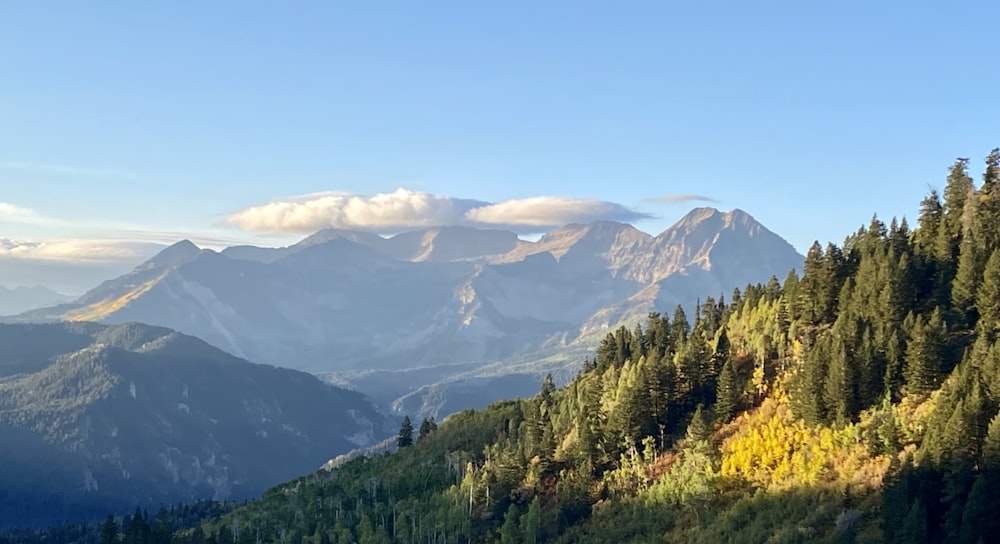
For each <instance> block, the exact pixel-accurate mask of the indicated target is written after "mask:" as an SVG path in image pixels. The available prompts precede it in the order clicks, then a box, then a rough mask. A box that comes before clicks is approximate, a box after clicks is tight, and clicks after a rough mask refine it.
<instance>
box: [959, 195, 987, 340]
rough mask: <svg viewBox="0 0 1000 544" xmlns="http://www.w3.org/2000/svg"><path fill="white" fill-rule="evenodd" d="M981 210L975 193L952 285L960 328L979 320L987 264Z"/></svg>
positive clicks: (968, 203)
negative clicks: (981, 236) (978, 301)
mask: <svg viewBox="0 0 1000 544" xmlns="http://www.w3.org/2000/svg"><path fill="white" fill-rule="evenodd" d="M978 213H979V198H978V197H977V196H976V194H975V192H972V193H971V194H970V195H969V197H968V198H967V199H966V201H965V212H964V214H963V216H962V223H963V225H962V241H961V242H960V244H959V250H958V252H959V255H958V270H957V272H956V275H955V281H954V282H953V283H952V286H951V301H952V306H953V312H954V316H955V322H956V323H957V324H958V325H959V326H960V327H971V326H972V325H973V324H974V323H975V322H976V289H977V287H978V286H979V283H980V281H981V279H982V275H983V265H984V263H985V260H984V259H983V258H982V257H981V251H980V248H979V246H978V244H977V243H976V238H977V232H976V231H977V228H976V225H977V222H978V217H977V215H978Z"/></svg>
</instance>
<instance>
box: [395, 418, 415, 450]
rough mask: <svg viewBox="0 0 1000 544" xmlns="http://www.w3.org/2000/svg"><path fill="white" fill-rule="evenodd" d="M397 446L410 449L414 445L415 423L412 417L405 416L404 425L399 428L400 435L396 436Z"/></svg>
mask: <svg viewBox="0 0 1000 544" xmlns="http://www.w3.org/2000/svg"><path fill="white" fill-rule="evenodd" d="M396 445H397V446H399V447H400V448H408V447H410V446H412V445H413V423H411V422H410V416H403V423H402V424H400V426H399V434H398V435H397V436H396Z"/></svg>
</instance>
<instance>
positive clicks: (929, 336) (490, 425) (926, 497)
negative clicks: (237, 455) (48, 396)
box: [126, 150, 1000, 544]
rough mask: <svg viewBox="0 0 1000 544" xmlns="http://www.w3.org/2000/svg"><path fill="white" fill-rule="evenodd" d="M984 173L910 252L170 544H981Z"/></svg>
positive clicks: (900, 250) (843, 254)
mask: <svg viewBox="0 0 1000 544" xmlns="http://www.w3.org/2000/svg"><path fill="white" fill-rule="evenodd" d="M986 162H987V167H986V170H985V173H984V176H983V180H982V182H981V183H979V184H976V183H975V182H974V180H973V179H972V178H971V177H970V176H969V174H968V171H967V167H968V164H967V163H968V161H967V160H965V159H961V160H958V161H957V162H956V163H955V164H954V165H953V166H952V167H951V169H950V171H949V174H948V178H947V181H946V185H945V187H944V190H943V192H942V194H940V195H939V194H938V193H937V192H933V191H932V192H931V193H930V194H929V195H927V196H926V198H924V200H923V202H922V204H921V213H920V217H919V225H918V226H917V227H916V228H914V229H911V228H910V226H909V225H907V223H906V221H905V220H901V221H896V220H892V221H890V222H889V224H885V223H883V222H882V221H879V220H878V219H873V220H872V221H871V223H870V224H869V225H868V226H866V227H863V228H861V229H860V230H859V231H858V232H857V233H855V234H853V235H851V236H849V237H847V239H846V240H845V241H844V242H843V244H842V245H839V246H837V245H834V244H829V245H827V246H826V247H823V246H821V245H819V244H816V245H814V246H813V247H812V248H811V250H810V251H809V254H808V256H807V259H806V262H805V266H804V270H803V274H802V276H801V277H799V276H798V275H796V274H795V273H794V272H792V273H790V274H789V275H788V277H787V278H785V279H784V281H779V280H778V279H777V278H774V279H772V280H771V281H770V282H768V283H767V284H765V285H751V286H748V287H747V288H745V289H743V290H739V291H736V292H734V293H731V294H727V296H721V295H719V294H716V295H715V296H713V297H705V298H704V299H702V301H701V302H700V303H699V305H698V307H697V308H696V309H695V311H694V312H693V313H692V314H691V315H686V314H685V311H684V309H682V308H677V309H676V310H675V311H674V312H673V313H671V314H669V315H666V314H651V315H649V319H648V321H647V322H646V324H645V325H644V326H642V327H638V328H636V329H634V330H627V329H618V330H617V331H614V332H613V333H612V334H609V335H608V336H607V338H606V339H605V340H604V342H603V343H602V345H601V346H600V348H599V349H598V350H597V352H596V354H595V355H594V357H592V358H590V359H588V360H587V361H586V363H585V365H584V367H583V369H582V370H581V372H580V374H579V376H578V377H577V378H576V379H574V380H573V381H572V382H571V383H569V384H568V385H567V386H566V387H564V388H562V389H558V390H557V389H556V388H554V387H553V386H552V383H551V382H550V381H546V382H545V383H544V384H542V387H541V390H540V392H539V393H538V395H536V396H535V397H534V398H531V399H524V400H512V401H507V402H501V403H497V404H495V405H493V406H491V407H490V408H488V409H486V410H483V411H479V412H472V411H466V412H462V413H459V414H457V415H455V416H453V417H451V418H449V419H448V420H447V421H445V422H444V423H443V424H442V425H441V426H440V428H435V427H434V426H433V425H431V424H430V423H429V422H428V423H427V424H426V425H420V426H418V427H419V429H418V430H414V431H411V430H410V428H409V427H404V428H403V429H401V432H400V438H399V442H400V446H401V447H400V449H399V451H398V452H397V453H394V454H387V455H384V456H378V457H374V458H360V459H356V460H353V461H350V462H347V463H346V464H344V465H342V466H340V467H338V468H336V469H334V470H331V471H321V472H318V473H315V474H311V475H309V476H306V477H303V478H300V479H298V480H296V481H293V482H290V483H288V484H286V485H283V486H280V487H277V488H274V489H272V490H270V491H269V492H267V493H266V494H265V495H264V497H263V498H262V499H260V500H259V501H256V502H253V503H251V504H249V505H247V506H245V507H242V508H239V509H236V510H235V511H233V512H231V513H229V514H227V515H225V516H221V517H217V518H212V519H208V520H206V521H205V523H204V524H203V525H202V526H201V527H198V528H196V529H193V530H182V531H178V532H177V533H175V534H174V536H173V540H174V541H175V542H179V543H191V544H202V543H206V542H208V543H214V544H223V543H226V544H228V543H229V542H241V543H257V542H281V543H291V544H300V543H303V542H309V543H315V544H327V543H339V542H361V543H389V542H399V543H411V542H412V543H418V542H420V543H452V542H454V543H457V542H501V543H504V544H510V543H527V544H536V543H541V542H579V543H587V542H594V543H598V542H664V541H666V542H705V543H716V542H748V543H749V542H754V543H756V542H858V543H861V542H900V543H902V542H906V543H920V542H963V543H964V542H968V543H977V542H989V541H991V538H994V537H992V536H991V535H995V534H997V531H998V530H1000V527H998V525H1000V417H998V415H997V412H998V408H1000V344H998V343H997V340H998V338H997V336H998V332H1000V251H998V248H1000V150H994V151H993V152H991V153H990V154H989V156H988V158H987V161H986ZM977 185H978V186H977ZM411 439H412V440H411ZM411 441H412V444H411V443H410V442H411ZM140 540H141V539H140ZM126 542H129V544H131V542H132V541H130V540H128V539H126Z"/></svg>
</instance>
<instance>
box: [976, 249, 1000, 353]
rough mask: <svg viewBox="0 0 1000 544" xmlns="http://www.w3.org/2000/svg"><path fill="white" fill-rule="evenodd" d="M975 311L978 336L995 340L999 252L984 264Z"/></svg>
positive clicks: (999, 325) (999, 291)
mask: <svg viewBox="0 0 1000 544" xmlns="http://www.w3.org/2000/svg"><path fill="white" fill-rule="evenodd" d="M976 310H977V312H978V313H979V323H978V327H977V329H978V332H979V334H981V335H985V336H986V337H987V338H989V339H993V338H995V337H996V333H997V330H998V328H1000V250H997V251H994V252H993V254H992V255H990V258H989V260H988V261H987V262H986V270H985V271H984V272H983V281H982V283H981V284H980V285H979V290H978V291H977V293H976Z"/></svg>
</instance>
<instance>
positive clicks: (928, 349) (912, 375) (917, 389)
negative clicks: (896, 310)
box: [904, 316, 943, 394]
mask: <svg viewBox="0 0 1000 544" xmlns="http://www.w3.org/2000/svg"><path fill="white" fill-rule="evenodd" d="M937 322H940V321H939V320H938V321H937ZM942 351H943V346H942V339H941V333H940V326H939V325H931V324H928V323H927V322H925V321H924V318H923V316H920V317H917V321H916V323H914V325H913V329H912V330H911V331H910V338H909V340H908V341H907V343H906V368H905V370H904V374H905V376H906V389H907V391H908V392H909V393H911V394H926V393H930V392H931V391H933V390H934V389H936V388H937V384H938V381H939V379H940V376H941V369H942V366H943V362H942Z"/></svg>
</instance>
